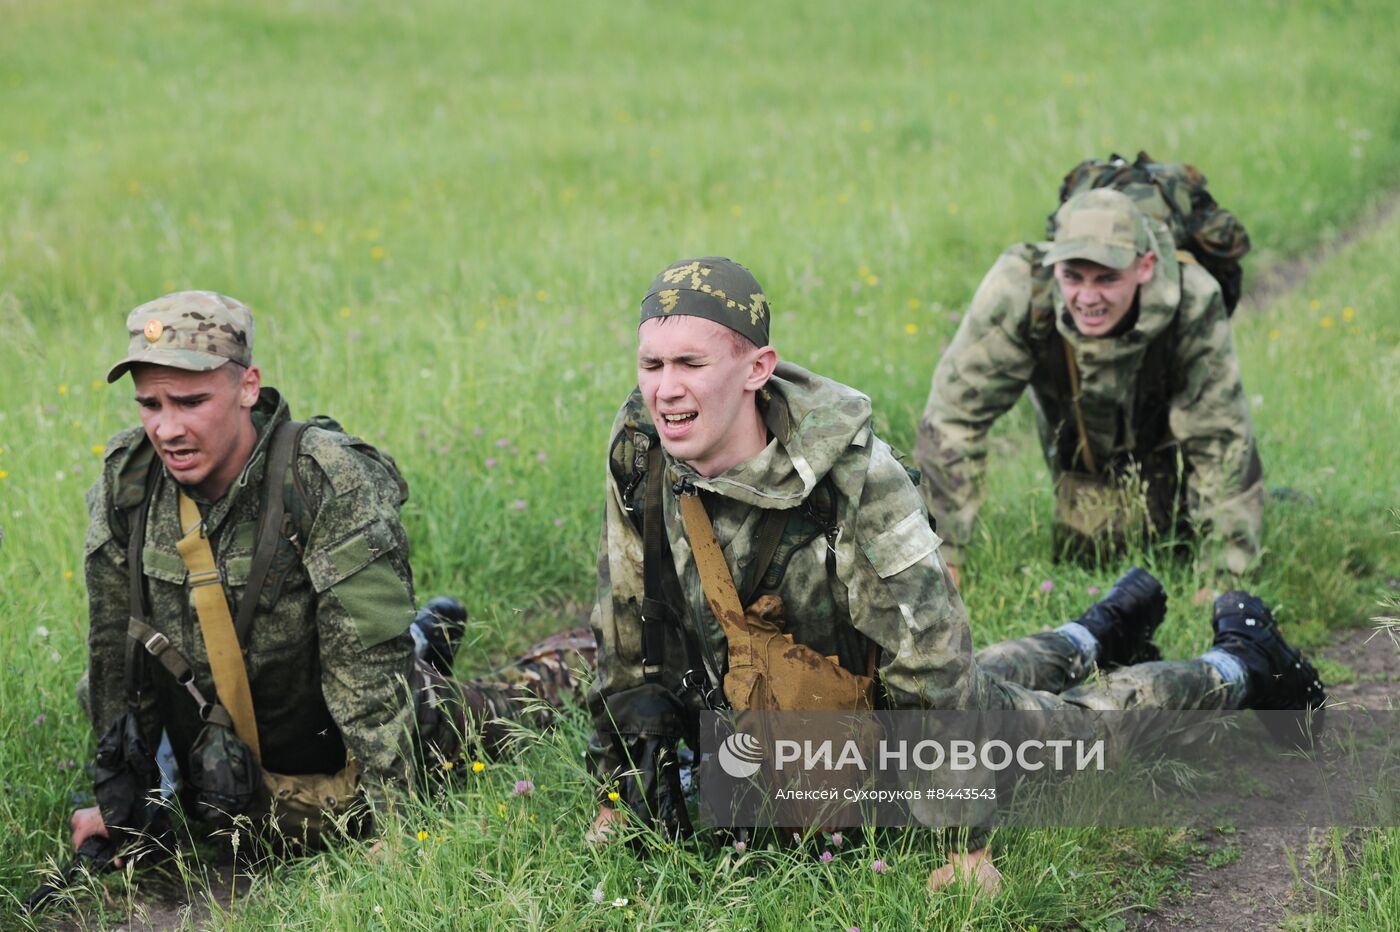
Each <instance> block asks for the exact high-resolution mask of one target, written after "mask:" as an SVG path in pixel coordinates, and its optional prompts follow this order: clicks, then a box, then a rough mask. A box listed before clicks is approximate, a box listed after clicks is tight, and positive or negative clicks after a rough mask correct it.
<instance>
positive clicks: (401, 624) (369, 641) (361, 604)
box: [331, 559, 414, 648]
mask: <svg viewBox="0 0 1400 932" xmlns="http://www.w3.org/2000/svg"><path fill="white" fill-rule="evenodd" d="M331 592H332V593H333V594H334V595H335V598H336V600H337V601H338V602H340V605H341V607H342V608H344V609H345V611H346V613H347V614H348V615H349V616H350V620H351V624H352V625H353V626H354V628H355V633H356V635H358V636H359V638H360V644H361V646H363V647H365V648H370V647H376V646H378V645H380V644H383V643H384V642H385V641H388V640H392V639H393V638H396V637H398V636H399V635H401V634H403V633H404V632H405V631H407V630H408V626H409V625H410V624H412V623H413V615H414V610H413V600H412V599H411V598H409V595H408V590H407V589H405V588H404V583H403V580H401V579H400V578H399V575H398V573H396V572H394V566H393V564H392V563H390V562H389V560H387V559H378V560H375V561H373V562H372V563H370V564H369V565H368V566H365V567H364V568H362V569H361V570H360V571H359V572H357V573H355V574H354V575H352V576H350V577H349V578H348V579H344V580H341V581H340V582H337V583H336V584H335V585H334V586H333V587H332V588H331Z"/></svg>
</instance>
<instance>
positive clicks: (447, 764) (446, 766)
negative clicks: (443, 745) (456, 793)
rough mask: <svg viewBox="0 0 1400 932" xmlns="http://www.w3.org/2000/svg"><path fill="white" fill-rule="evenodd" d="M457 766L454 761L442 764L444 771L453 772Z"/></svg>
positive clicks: (446, 761)
mask: <svg viewBox="0 0 1400 932" xmlns="http://www.w3.org/2000/svg"><path fill="white" fill-rule="evenodd" d="M456 766H457V765H456V764H455V763H453V762H452V761H450V760H445V761H443V762H442V769H443V770H451V769H452V768H453V767H456Z"/></svg>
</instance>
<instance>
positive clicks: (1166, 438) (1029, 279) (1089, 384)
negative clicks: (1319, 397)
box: [917, 228, 1263, 576]
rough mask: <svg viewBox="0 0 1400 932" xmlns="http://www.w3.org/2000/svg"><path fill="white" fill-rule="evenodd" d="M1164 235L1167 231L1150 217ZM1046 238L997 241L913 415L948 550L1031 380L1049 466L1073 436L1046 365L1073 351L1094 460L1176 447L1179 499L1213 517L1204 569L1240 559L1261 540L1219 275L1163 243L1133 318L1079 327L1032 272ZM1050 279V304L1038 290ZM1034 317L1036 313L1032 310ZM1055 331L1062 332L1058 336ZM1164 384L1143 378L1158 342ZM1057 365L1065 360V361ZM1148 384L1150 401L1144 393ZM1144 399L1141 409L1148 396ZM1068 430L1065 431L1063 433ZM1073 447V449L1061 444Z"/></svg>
mask: <svg viewBox="0 0 1400 932" xmlns="http://www.w3.org/2000/svg"><path fill="white" fill-rule="evenodd" d="M1158 233H1159V239H1161V240H1162V241H1163V242H1170V240H1169V239H1162V238H1163V237H1166V236H1167V235H1168V234H1166V233H1165V231H1161V230H1160V228H1159V229H1158ZM1047 246H1048V244H1044V243H1042V244H1030V243H1023V244H1020V245H1018V246H1014V247H1012V248H1010V249H1008V250H1007V251H1006V252H1004V253H1003V254H1002V255H1001V257H1000V258H999V259H998V260H997V262H996V264H995V265H994V266H992V270H991V271H990V272H988V273H987V276H986V278H984V279H983V280H982V284H981V285H980V286H979V287H978V289H977V293H976V294H975V295H974V296H973V299H972V305H971V307H970V308H969V309H968V311H967V315H966V316H965V317H964V318H963V321H962V324H961V325H960V326H959V328H958V331H957V334H956V335H955V336H954V338H953V342H952V344H951V345H950V346H949V347H948V349H947V351H946V352H944V354H943V357H942V359H940V360H939V363H938V366H937V368H936V370H935V371H934V374H933V386H932V389H931V391H930V393H929V399H928V404H927V406H926V407H925V408H924V413H923V417H922V419H921V420H920V423H919V440H918V446H917V459H918V465H919V468H920V469H921V470H922V471H923V476H924V481H923V485H922V490H923V493H924V497H925V501H926V503H927V505H928V508H929V510H930V513H932V514H933V515H934V516H935V518H936V519H937V522H938V529H939V531H940V533H942V534H943V535H944V536H945V537H946V538H947V541H948V546H946V547H945V549H944V553H945V557H946V558H947V559H948V560H950V561H951V562H953V563H957V562H959V561H960V560H961V559H962V548H963V547H964V546H966V544H967V543H968V542H969V540H970V539H971V537H972V532H973V528H974V525H975V523H976V519H977V512H978V510H979V508H980V507H981V503H982V496H983V479H984V476H985V473H986V460H987V432H988V429H989V428H990V427H991V425H992V423H993V422H994V421H995V420H996V419H997V418H998V417H1000V416H1001V415H1002V414H1004V413H1005V412H1006V411H1007V410H1008V409H1009V408H1010V407H1011V406H1012V405H1013V404H1015V402H1016V400H1017V399H1018V398H1019V397H1020V396H1021V393H1022V392H1023V391H1024V390H1025V389H1026V388H1027V386H1029V388H1030V394H1031V400H1032V402H1033V404H1034V406H1035V409H1036V414H1037V422H1038V424H1039V427H1040V439H1041V445H1042V448H1043V449H1044V451H1045V455H1046V459H1047V461H1048V462H1049V464H1050V466H1051V469H1052V471H1054V472H1055V473H1056V474H1057V475H1058V474H1059V473H1060V472H1061V471H1062V470H1064V469H1066V468H1067V466H1068V465H1069V464H1067V462H1066V460H1067V459H1068V458H1069V457H1068V456H1067V455H1066V454H1072V453H1073V447H1075V446H1077V433H1076V432H1075V431H1076V428H1075V425H1074V421H1073V419H1074V413H1073V408H1072V405H1071V395H1070V391H1069V387H1068V382H1067V379H1066V380H1064V383H1063V384H1061V379H1058V378H1055V377H1054V376H1053V375H1052V373H1054V372H1055V370H1056V368H1057V367H1056V365H1055V364H1056V363H1057V362H1058V360H1056V359H1054V358H1053V356H1052V354H1058V355H1059V356H1060V358H1061V359H1063V356H1064V344H1065V343H1067V344H1068V345H1069V347H1070V348H1071V349H1072V350H1073V353H1074V358H1075V363H1076V367H1077V369H1078V371H1079V379H1080V386H1081V395H1080V407H1081V410H1082V412H1083V418H1084V426H1085V433H1086V435H1087V438H1088V443H1089V447H1090V449H1091V450H1092V451H1093V454H1094V458H1095V459H1096V460H1097V462H1099V463H1103V464H1107V463H1113V462H1115V461H1117V462H1123V461H1124V458H1125V457H1139V456H1142V455H1143V453H1144V451H1153V450H1157V451H1161V450H1169V449H1170V448H1171V447H1172V446H1173V445H1176V447H1177V448H1179V450H1180V452H1181V454H1182V458H1183V459H1184V461H1185V465H1186V504H1187V509H1188V511H1189V512H1190V515H1191V517H1192V519H1193V520H1196V521H1200V522H1203V523H1205V524H1206V525H1208V526H1209V529H1210V533H1209V534H1208V535H1207V536H1206V537H1205V540H1204V542H1203V545H1202V549H1201V563H1202V566H1203V568H1204V569H1206V570H1207V571H1219V572H1223V573H1226V574H1229V575H1232V576H1235V575H1239V574H1241V573H1244V572H1246V571H1247V570H1248V569H1249V568H1250V567H1251V566H1252V565H1253V564H1254V563H1255V561H1256V559H1257V557H1258V553H1259V536H1260V526H1261V518H1262V511H1263V506H1262V502H1263V496H1262V482H1261V477H1260V474H1259V470H1258V458H1257V455H1256V453H1255V447H1254V433H1253V428H1252V426H1251V424H1250V419H1249V406H1248V403H1247V400H1246V398H1245V394H1244V387H1243V385H1242V383H1241V381H1240V367H1239V362H1238V360H1237V359H1236V357H1235V347H1234V342H1233V339H1232V336H1231V332H1230V323H1229V320H1228V319H1227V317H1226V314H1225V306H1224V303H1223V301H1222V299H1221V296H1220V288H1219V286H1218V285H1217V284H1216V282H1215V280H1214V279H1213V278H1211V276H1210V274H1209V273H1208V272H1206V271H1205V270H1204V269H1202V268H1200V267H1199V266H1197V265H1194V264H1190V263H1186V262H1179V261H1178V260H1177V258H1176V256H1175V254H1174V252H1173V251H1172V250H1171V249H1170V248H1168V249H1166V250H1158V251H1157V252H1158V256H1157V265H1156V271H1155V273H1154V275H1153V277H1152V279H1151V280H1150V281H1148V282H1147V283H1146V284H1144V285H1143V286H1142V287H1141V288H1140V290H1139V293H1138V319H1137V322H1136V326H1134V327H1133V329H1132V330H1130V331H1128V332H1127V333H1124V334H1121V335H1118V336H1114V337H1107V338H1099V339H1091V338H1087V337H1083V336H1080V334H1079V332H1078V330H1076V329H1075V327H1074V324H1073V322H1072V320H1071V318H1070V317H1069V315H1068V311H1067V310H1066V308H1065V305H1064V299H1063V297H1062V296H1061V295H1060V290H1059V287H1058V286H1057V285H1055V283H1054V281H1053V279H1050V280H1049V281H1048V283H1047V281H1046V280H1045V279H1044V278H1043V277H1040V278H1039V279H1038V277H1037V275H1036V268H1037V267H1038V264H1039V257H1040V256H1041V255H1043V254H1044V250H1045V249H1046V247H1047ZM1037 287H1039V288H1048V292H1049V293H1050V294H1049V295H1048V298H1049V299H1052V300H1053V310H1052V311H1051V312H1050V313H1045V314H1044V315H1037V314H1036V313H1034V312H1033V305H1039V306H1043V307H1045V308H1046V309H1047V310H1050V308H1051V305H1049V301H1048V300H1047V297H1046V296H1045V295H1044V293H1043V292H1042V293H1041V294H1040V295H1038V296H1037V297H1036V298H1034V299H1033V296H1032V291H1033V289H1034V288H1037ZM1038 317H1040V318H1041V319H1037V318H1038ZM1060 338H1063V341H1064V343H1062V342H1061V339H1060ZM1157 341H1162V344H1164V345H1159V347H1158V348H1155V349H1152V351H1153V352H1160V353H1163V354H1164V355H1163V356H1162V363H1163V364H1162V367H1161V369H1160V370H1159V371H1161V372H1163V373H1164V375H1165V382H1166V384H1165V385H1158V386H1147V385H1144V384H1142V382H1143V378H1141V375H1142V373H1143V372H1144V371H1146V370H1150V369H1152V367H1151V366H1147V367H1144V363H1145V358H1146V357H1147V355H1148V353H1149V349H1150V348H1152V347H1153V345H1154V343H1156V342H1157ZM1058 369H1059V370H1061V371H1062V372H1067V371H1068V368H1067V364H1063V365H1059V366H1058ZM1148 393H1155V394H1156V395H1157V396H1159V397H1160V400H1161V402H1162V403H1161V404H1160V405H1157V406H1153V405H1144V404H1143V403H1142V402H1143V401H1144V400H1147V399H1146V397H1145V396H1146V395H1147V394H1148ZM1147 408H1152V409H1153V414H1152V415H1151V416H1148V415H1147V414H1145V413H1144V411H1145V409H1147ZM1067 437H1073V438H1075V443H1073V444H1068V445H1067V444H1066V443H1065V442H1064V440H1065V438H1067ZM1067 447H1068V448H1067Z"/></svg>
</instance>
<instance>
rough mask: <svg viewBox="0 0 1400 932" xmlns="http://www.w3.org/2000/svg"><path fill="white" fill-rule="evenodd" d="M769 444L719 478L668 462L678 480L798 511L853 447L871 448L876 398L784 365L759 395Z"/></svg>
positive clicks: (766, 505)
mask: <svg viewBox="0 0 1400 932" xmlns="http://www.w3.org/2000/svg"><path fill="white" fill-rule="evenodd" d="M758 404H759V405H760V407H761V408H762V409H763V419H764V422H765V423H766V424H767V425H768V434H769V440H768V445H767V446H766V447H764V448H763V450H762V452H760V453H759V454H757V455H756V456H754V457H752V458H750V459H748V460H745V461H744V462H742V463H739V464H738V465H736V466H733V467H731V468H730V469H728V470H726V471H725V472H722V473H720V474H719V475H717V476H701V475H700V474H699V473H697V472H695V470H693V469H691V468H690V467H689V466H688V465H686V464H685V463H677V462H675V461H674V460H671V459H670V457H669V456H668V457H667V460H668V462H669V463H670V465H671V468H672V469H673V470H674V472H675V473H676V475H677V476H678V477H685V478H688V479H689V480H690V481H691V482H692V483H693V484H694V485H695V486H696V487H697V488H701V489H706V490H708V491H711V492H715V493H717V494H719V495H723V496H725V497H726V498H732V499H735V500H737V501H741V502H744V503H746V504H749V505H754V506H756V507H759V508H773V509H784V508H795V507H797V506H798V505H800V504H801V503H802V502H803V501H804V500H805V499H806V498H807V496H809V495H811V494H812V490H813V489H815V488H816V487H817V483H818V482H820V481H821V480H822V477H823V476H825V475H826V474H827V473H829V472H831V470H832V468H833V467H834V466H835V465H836V463H837V462H838V461H839V460H840V459H841V457H842V456H844V455H845V454H846V452H847V450H848V449H849V448H850V447H851V446H853V445H854V446H862V447H863V446H868V445H869V440H870V418H871V406H870V399H869V398H867V397H866V396H865V395H863V394H861V393H860V392H858V391H856V390H855V389H853V388H851V387H850V386H847V385H842V384H841V383H840V382H835V381H833V380H831V379H828V378H824V377H823V376H820V375H817V374H815V373H812V372H808V371H807V370H806V369H803V368H802V367H801V366H797V365H793V364H792V363H789V362H780V363H778V368H777V369H776V370H775V371H774V373H773V377H772V378H771V379H769V380H768V384H767V385H766V386H765V387H764V389H763V391H762V392H761V393H760V394H759V396H758Z"/></svg>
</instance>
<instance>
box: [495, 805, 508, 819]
mask: <svg viewBox="0 0 1400 932" xmlns="http://www.w3.org/2000/svg"><path fill="white" fill-rule="evenodd" d="M496 815H498V816H500V817H501V818H503V819H504V818H505V817H506V804H505V803H496Z"/></svg>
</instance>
